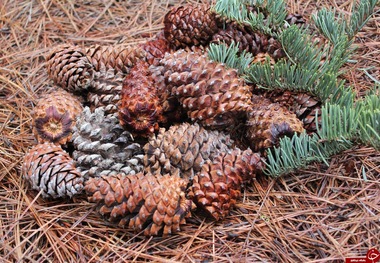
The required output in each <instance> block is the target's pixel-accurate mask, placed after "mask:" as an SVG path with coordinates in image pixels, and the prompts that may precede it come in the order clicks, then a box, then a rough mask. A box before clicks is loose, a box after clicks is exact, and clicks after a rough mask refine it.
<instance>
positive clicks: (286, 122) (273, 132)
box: [247, 95, 304, 151]
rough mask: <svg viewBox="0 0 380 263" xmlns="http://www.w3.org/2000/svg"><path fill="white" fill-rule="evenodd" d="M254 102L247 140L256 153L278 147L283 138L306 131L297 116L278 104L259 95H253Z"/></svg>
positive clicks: (248, 122) (250, 113) (250, 112)
mask: <svg viewBox="0 0 380 263" xmlns="http://www.w3.org/2000/svg"><path fill="white" fill-rule="evenodd" d="M252 102H253V103H252V104H253V106H252V109H251V110H250V111H249V119H248V121H247V139H248V141H249V142H250V144H251V145H250V147H251V148H252V149H254V150H255V151H259V150H265V149H266V148H269V147H272V146H274V145H276V144H277V143H278V141H279V139H280V138H281V137H283V136H293V135H294V133H301V132H303V131H304V128H303V125H302V122H301V121H300V120H299V119H297V117H296V115H295V114H294V113H291V112H290V111H289V110H287V109H286V108H284V107H281V106H280V105H279V104H278V103H272V102H271V101H270V100H268V99H266V98H264V97H263V96H257V95H253V97H252Z"/></svg>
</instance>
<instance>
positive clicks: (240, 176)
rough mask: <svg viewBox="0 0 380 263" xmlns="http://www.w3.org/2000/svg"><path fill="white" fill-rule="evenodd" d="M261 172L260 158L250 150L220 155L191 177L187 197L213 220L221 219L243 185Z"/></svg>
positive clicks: (233, 203) (236, 150)
mask: <svg viewBox="0 0 380 263" xmlns="http://www.w3.org/2000/svg"><path fill="white" fill-rule="evenodd" d="M262 169H263V163H262V160H261V158H260V155H259V154H257V153H253V152H252V150H250V149H248V150H245V151H241V150H240V149H235V150H233V151H231V152H221V153H219V155H217V156H216V157H215V158H214V160H213V161H211V160H208V161H207V162H206V163H205V164H204V165H203V166H202V169H201V171H200V172H199V173H197V174H196V175H195V176H194V179H193V184H192V186H191V192H190V193H189V197H191V198H192V199H193V201H194V202H195V203H196V204H197V207H201V208H203V209H205V210H206V211H207V212H208V213H209V214H210V215H211V216H212V217H213V218H214V219H215V220H219V219H222V218H224V217H225V216H227V215H228V213H229V211H230V210H231V208H233V206H234V205H235V203H236V201H237V200H238V199H239V198H240V196H241V186H242V183H244V182H247V181H249V180H251V179H253V178H254V177H255V175H256V172H257V171H261V170H262Z"/></svg>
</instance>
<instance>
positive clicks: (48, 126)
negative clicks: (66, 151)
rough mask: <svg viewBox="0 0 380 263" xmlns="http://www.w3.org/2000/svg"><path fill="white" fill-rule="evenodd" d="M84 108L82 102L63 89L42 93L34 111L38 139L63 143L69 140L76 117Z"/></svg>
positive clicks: (34, 130)
mask: <svg viewBox="0 0 380 263" xmlns="http://www.w3.org/2000/svg"><path fill="white" fill-rule="evenodd" d="M82 109H83V108H82V104H81V102H80V101H79V100H78V99H77V98H76V97H75V96H73V95H71V94H70V93H68V92H67V91H65V90H63V89H57V90H53V91H52V92H50V93H47V94H44V95H42V96H41V98H39V99H38V101H37V104H36V106H35V107H34V110H33V113H32V116H33V133H34V135H35V136H36V139H37V141H38V142H39V143H43V142H53V143H57V144H61V145H63V144H66V143H67V142H69V141H70V140H71V135H72V129H73V127H74V126H75V119H76V117H77V116H78V115H79V114H80V113H81V112H82Z"/></svg>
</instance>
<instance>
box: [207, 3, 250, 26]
mask: <svg viewBox="0 0 380 263" xmlns="http://www.w3.org/2000/svg"><path fill="white" fill-rule="evenodd" d="M213 10H214V11H215V12H216V13H218V14H220V15H222V16H224V17H226V18H228V19H232V20H235V21H237V22H240V23H241V22H243V21H245V20H247V17H248V11H247V8H246V6H245V5H244V4H243V2H242V1H241V0H218V1H216V3H215V5H214V7H213Z"/></svg>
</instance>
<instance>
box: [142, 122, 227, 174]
mask: <svg viewBox="0 0 380 263" xmlns="http://www.w3.org/2000/svg"><path fill="white" fill-rule="evenodd" d="M232 144H233V141H232V140H231V139H230V137H229V135H226V134H224V133H221V132H218V131H208V130H206V129H204V128H202V127H200V126H199V125H198V124H192V125H191V124H188V123H183V124H180V125H173V126H171V127H170V128H169V129H168V130H165V129H160V130H159V133H158V134H157V136H155V135H154V136H152V137H150V138H149V142H148V143H147V144H146V145H145V146H144V151H145V156H144V164H145V167H146V169H147V170H149V171H151V172H152V173H157V172H159V171H161V173H162V174H165V173H173V172H175V171H176V170H177V169H180V172H181V174H180V175H181V177H183V178H185V179H188V180H191V179H192V178H193V176H194V174H195V173H197V172H198V171H200V169H201V166H202V165H203V163H204V162H205V161H206V160H208V159H212V158H213V157H214V156H215V155H216V154H217V153H218V152H220V151H227V150H228V149H229V148H231V147H232Z"/></svg>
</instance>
